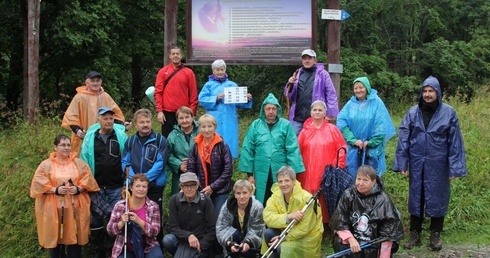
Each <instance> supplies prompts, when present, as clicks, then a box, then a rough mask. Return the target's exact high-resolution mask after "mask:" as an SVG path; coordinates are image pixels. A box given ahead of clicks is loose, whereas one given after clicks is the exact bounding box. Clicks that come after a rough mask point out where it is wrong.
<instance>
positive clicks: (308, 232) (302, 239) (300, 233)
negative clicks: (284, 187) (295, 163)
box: [262, 181, 323, 258]
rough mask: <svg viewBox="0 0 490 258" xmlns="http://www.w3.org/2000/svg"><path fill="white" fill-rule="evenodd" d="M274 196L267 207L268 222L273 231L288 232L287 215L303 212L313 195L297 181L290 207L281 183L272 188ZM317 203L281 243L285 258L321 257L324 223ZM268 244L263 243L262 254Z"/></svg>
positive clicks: (265, 209)
mask: <svg viewBox="0 0 490 258" xmlns="http://www.w3.org/2000/svg"><path fill="white" fill-rule="evenodd" d="M271 189H272V196H271V198H269V200H267V205H266V206H265V208H264V222H265V224H266V225H267V227H269V228H274V229H281V230H283V229H285V228H286V227H287V226H288V224H287V223H286V216H287V215H288V214H289V213H292V212H296V211H299V210H301V209H303V207H304V206H305V204H306V203H307V202H308V201H309V200H310V199H311V197H312V195H311V194H310V193H308V192H307V191H305V190H303V189H302V188H301V183H300V182H298V181H296V183H295V185H294V188H293V194H292V195H291V199H290V200H289V205H286V201H285V200H284V195H283V193H282V191H281V189H280V187H279V185H278V184H277V183H275V184H274V185H272V188H271ZM315 205H318V204H317V203H316V202H312V203H311V204H310V206H309V207H308V208H307V209H306V211H305V213H304V216H303V218H302V219H301V221H299V222H298V223H296V224H295V225H294V226H293V228H292V229H291V231H289V234H288V235H287V236H286V239H285V241H284V242H282V243H281V257H288V258H296V257H297V258H304V257H320V251H321V244H322V234H323V223H322V212H321V209H320V208H319V207H314V206H315ZM267 248H268V246H267V244H265V243H262V253H264V252H265V251H267Z"/></svg>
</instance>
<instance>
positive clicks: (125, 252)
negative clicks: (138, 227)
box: [124, 177, 129, 258]
mask: <svg viewBox="0 0 490 258" xmlns="http://www.w3.org/2000/svg"><path fill="white" fill-rule="evenodd" d="M128 188H129V177H126V192H125V193H126V209H125V212H126V214H127V213H128V211H129V208H128V207H129V206H128V204H129V189H128ZM127 249H128V222H126V224H125V225H124V258H126V254H127Z"/></svg>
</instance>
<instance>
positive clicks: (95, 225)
mask: <svg viewBox="0 0 490 258" xmlns="http://www.w3.org/2000/svg"><path fill="white" fill-rule="evenodd" d="M98 120H99V122H98V123H96V124H94V125H92V126H90V127H89V128H88V130H87V134H86V135H85V140H84V141H83V145H82V152H81V154H80V158H81V159H82V160H83V161H85V162H87V164H88V165H89V167H90V170H91V171H92V174H93V175H94V177H95V180H96V181H97V184H98V185H99V187H100V190H99V192H98V193H97V194H100V195H101V197H102V198H101V199H99V200H102V201H104V202H105V203H107V205H109V206H110V209H111V210H112V209H113V208H114V205H116V202H118V201H119V200H120V199H121V191H122V186H123V183H124V173H123V170H122V168H121V156H122V153H123V148H124V143H125V142H126V140H127V139H128V136H127V135H126V132H125V131H126V130H125V128H124V126H122V125H120V124H114V112H113V111H112V110H111V109H110V108H108V107H101V108H100V109H99V116H98ZM92 196H93V195H92ZM92 196H91V198H93V197H92ZM96 203H97V202H95V201H94V202H92V205H96ZM106 216H107V217H106ZM108 216H110V214H107V215H104V216H100V215H99V214H97V213H96V212H92V213H91V214H90V233H91V234H90V247H91V249H93V250H94V251H96V252H97V257H102V258H104V257H106V254H110V253H111V249H112V245H113V244H114V240H115V238H112V237H109V235H108V234H107V231H106V230H105V228H104V220H105V219H108Z"/></svg>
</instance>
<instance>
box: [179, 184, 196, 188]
mask: <svg viewBox="0 0 490 258" xmlns="http://www.w3.org/2000/svg"><path fill="white" fill-rule="evenodd" d="M196 185H197V184H181V185H180V186H181V187H182V188H192V187H196Z"/></svg>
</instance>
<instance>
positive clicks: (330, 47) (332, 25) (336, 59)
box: [327, 0, 341, 100]
mask: <svg viewBox="0 0 490 258" xmlns="http://www.w3.org/2000/svg"><path fill="white" fill-rule="evenodd" d="M328 9H335V10H340V0H328ZM340 25H341V21H335V20H329V21H328V41H327V42H328V43H327V58H328V63H329V64H340ZM330 78H332V83H333V85H334V86H335V90H336V91H337V99H338V100H340V74H339V73H330Z"/></svg>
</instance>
